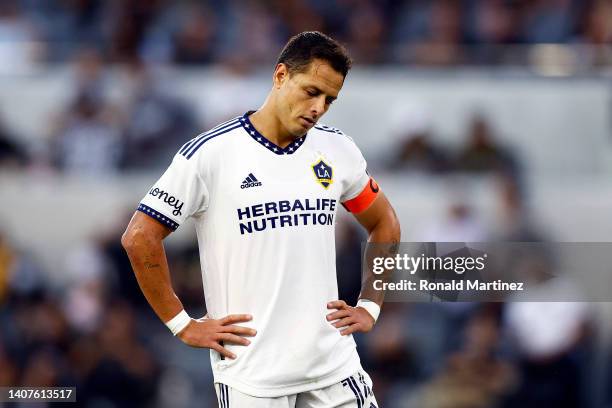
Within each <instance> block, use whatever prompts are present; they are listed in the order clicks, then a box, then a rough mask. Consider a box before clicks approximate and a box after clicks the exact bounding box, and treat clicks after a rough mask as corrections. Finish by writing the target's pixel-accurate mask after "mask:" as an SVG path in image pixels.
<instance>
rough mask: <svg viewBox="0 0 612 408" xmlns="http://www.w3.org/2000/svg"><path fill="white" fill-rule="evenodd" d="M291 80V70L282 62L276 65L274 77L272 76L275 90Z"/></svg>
mask: <svg viewBox="0 0 612 408" xmlns="http://www.w3.org/2000/svg"><path fill="white" fill-rule="evenodd" d="M288 78H289V70H288V69H287V66H286V65H285V64H283V63H282V62H281V63H280V64H277V65H276V68H274V75H273V76H272V84H273V86H274V88H276V89H278V88H280V87H281V86H282V85H283V83H284V82H285V81H286V80H287V79H288Z"/></svg>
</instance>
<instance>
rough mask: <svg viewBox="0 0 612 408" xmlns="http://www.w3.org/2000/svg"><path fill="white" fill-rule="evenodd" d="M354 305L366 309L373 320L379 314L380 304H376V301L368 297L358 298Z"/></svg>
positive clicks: (375, 319) (376, 318)
mask: <svg viewBox="0 0 612 408" xmlns="http://www.w3.org/2000/svg"><path fill="white" fill-rule="evenodd" d="M356 307H363V308H364V309H365V310H367V311H368V313H369V314H370V316H372V317H373V318H374V322H376V321H377V320H378V315H380V306H378V304H377V303H376V302H373V301H371V300H368V299H359V300H358V301H357V306H356Z"/></svg>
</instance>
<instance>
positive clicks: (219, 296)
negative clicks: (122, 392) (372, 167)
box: [122, 32, 400, 408]
mask: <svg viewBox="0 0 612 408" xmlns="http://www.w3.org/2000/svg"><path fill="white" fill-rule="evenodd" d="M350 66H351V59H350V57H349V56H348V55H347V53H346V50H345V49H344V48H343V47H342V46H341V45H339V44H338V43H337V42H336V41H335V40H333V39H331V38H329V37H327V36H326V35H324V34H321V33H319V32H304V33H301V34H299V35H297V36H295V37H293V38H291V39H290V40H289V42H288V43H287V44H286V46H285V47H284V49H283V50H282V52H281V54H280V57H279V59H278V62H277V64H276V68H275V70H274V74H273V77H272V89H271V91H270V93H269V95H268V97H267V98H266V100H265V102H264V103H263V105H262V106H261V107H260V108H259V109H258V110H257V111H249V112H247V113H245V114H244V115H242V116H238V117H236V118H234V119H232V120H229V121H227V122H225V123H222V124H220V125H218V126H217V127H215V128H213V129H211V130H209V131H208V132H206V133H202V134H201V135H199V136H197V137H195V138H194V139H192V140H191V141H189V142H187V143H186V144H184V145H183V146H182V147H180V149H179V150H178V153H177V154H176V156H175V157H174V159H173V161H172V163H171V164H170V166H169V167H168V169H167V170H166V172H165V173H164V174H163V175H162V176H161V178H160V179H159V180H158V181H157V183H156V184H155V185H154V186H153V187H152V188H151V189H150V190H149V192H148V193H147V194H146V195H145V197H144V198H143V200H142V202H141V203H140V205H139V206H138V211H136V213H135V214H134V216H133V217H132V220H131V221H130V224H129V225H128V227H127V230H126V232H125V234H124V235H123V238H122V243H123V246H124V247H125V249H126V251H127V253H128V255H129V258H130V261H131V264H132V267H133V269H134V272H135V275H136V278H137V279H138V283H139V285H140V288H141V289H142V291H143V293H144V295H145V297H146V298H147V300H148V302H149V303H150V305H151V307H152V308H153V309H154V311H155V312H156V314H157V315H158V316H159V318H160V319H161V320H162V321H164V322H165V323H166V324H167V325H168V327H169V328H170V330H171V331H172V332H173V333H174V334H175V335H177V336H178V337H179V338H180V339H181V340H182V341H183V342H184V343H186V344H188V345H190V346H193V347H204V348H209V349H210V355H211V363H212V369H213V374H214V381H215V389H216V391H217V395H218V398H219V405H220V406H221V407H222V408H229V407H239V408H268V407H270V408H277V407H278V408H285V407H286V408H289V407H291V408H293V407H297V408H306V407H312V408H315V407H326V408H329V407H359V408H361V407H364V408H372V407H377V405H378V404H377V403H376V400H375V397H374V394H373V392H372V382H371V379H370V377H369V376H368V374H367V373H366V372H365V371H364V370H363V369H362V367H361V364H360V360H359V356H358V354H357V351H356V346H355V342H354V340H353V338H352V333H355V332H368V331H370V330H371V329H372V327H373V325H374V323H375V321H376V319H377V317H378V313H379V311H380V306H381V305H380V303H382V301H381V300H380V299H378V300H376V299H363V298H362V299H360V300H359V302H358V303H357V305H356V306H355V307H353V306H350V305H347V304H346V303H345V302H344V301H342V300H339V299H338V288H337V281H336V265H335V247H334V225H335V221H336V218H337V211H338V210H339V207H340V204H342V205H343V206H344V207H345V208H346V209H347V210H348V211H350V212H351V213H353V215H354V216H355V217H356V218H357V220H358V221H359V222H360V223H361V224H362V225H363V226H364V227H365V228H366V230H367V231H368V233H369V241H370V242H384V243H396V242H398V241H399V239H400V229H399V223H398V220H397V217H396V215H395V212H394V211H393V209H392V207H391V205H390V204H389V202H388V200H387V199H386V198H385V195H384V194H383V193H382V192H381V191H380V189H379V187H378V185H377V184H376V182H375V181H374V180H373V179H372V178H371V177H370V176H369V175H368V173H367V172H366V162H365V160H364V158H363V156H362V155H361V152H360V151H359V149H358V148H357V146H356V145H355V143H354V142H353V140H352V139H351V138H349V137H348V136H346V135H345V134H343V133H342V132H341V131H340V130H338V129H335V128H332V127H328V126H325V125H322V124H319V123H318V122H319V119H320V118H321V117H322V116H323V115H324V114H325V112H327V110H328V109H329V107H330V106H331V104H332V102H334V100H336V98H337V97H338V93H339V92H340V89H341V88H342V85H343V83H344V79H345V77H346V75H347V73H348V71H349V69H350ZM236 97H240V95H236ZM189 217H191V218H193V219H194V220H195V223H196V231H197V237H198V244H199V248H200V260H201V266H202V279H203V284H204V295H205V301H206V309H207V315H206V316H205V317H204V318H201V319H192V318H190V317H189V316H188V315H187V313H186V312H185V311H184V310H183V306H182V304H181V302H180V300H179V299H178V298H177V296H176V295H175V293H174V291H173V289H172V286H171V282H170V275H169V271H168V264H167V261H166V256H165V253H164V247H163V244H162V240H163V239H164V238H165V237H166V236H167V235H168V234H170V233H171V232H172V231H174V230H175V229H176V228H177V227H178V226H179V225H180V224H182V223H183V222H184V221H185V220H186V219H187V218H189ZM355 278H356V279H357V277H355ZM363 293H364V291H363V290H362V296H363Z"/></svg>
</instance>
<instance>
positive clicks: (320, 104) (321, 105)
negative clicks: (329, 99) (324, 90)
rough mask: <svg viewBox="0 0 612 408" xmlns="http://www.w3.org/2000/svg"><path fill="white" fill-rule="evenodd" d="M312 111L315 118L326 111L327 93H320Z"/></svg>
mask: <svg viewBox="0 0 612 408" xmlns="http://www.w3.org/2000/svg"><path fill="white" fill-rule="evenodd" d="M310 111H311V113H312V116H313V118H314V119H316V118H318V117H319V116H321V115H322V114H323V113H324V112H325V95H320V96H319V97H318V98H316V99H315V100H314V103H313V105H312V107H311V109H310Z"/></svg>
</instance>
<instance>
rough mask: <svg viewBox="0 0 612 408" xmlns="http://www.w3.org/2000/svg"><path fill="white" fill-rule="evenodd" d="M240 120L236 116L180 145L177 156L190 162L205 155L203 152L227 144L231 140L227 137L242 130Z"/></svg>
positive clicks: (239, 117)
mask: <svg viewBox="0 0 612 408" xmlns="http://www.w3.org/2000/svg"><path fill="white" fill-rule="evenodd" d="M241 119H242V116H237V117H235V118H233V119H230V120H228V121H225V122H223V123H220V124H218V125H217V126H215V127H213V128H211V129H209V130H207V131H205V132H202V133H200V134H199V135H197V136H196V137H194V138H193V139H191V140H189V141H188V142H187V143H185V144H184V145H182V146H181V148H180V149H179V151H178V153H177V156H183V157H184V158H185V159H186V160H190V159H192V158H193V157H196V156H201V155H203V154H204V155H205V154H206V153H205V152H207V151H209V150H211V149H214V148H213V146H214V145H218V144H223V143H224V142H228V141H229V140H230V139H231V138H230V137H229V136H230V135H231V134H233V133H235V132H236V131H238V130H239V129H240V128H242V121H241Z"/></svg>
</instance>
